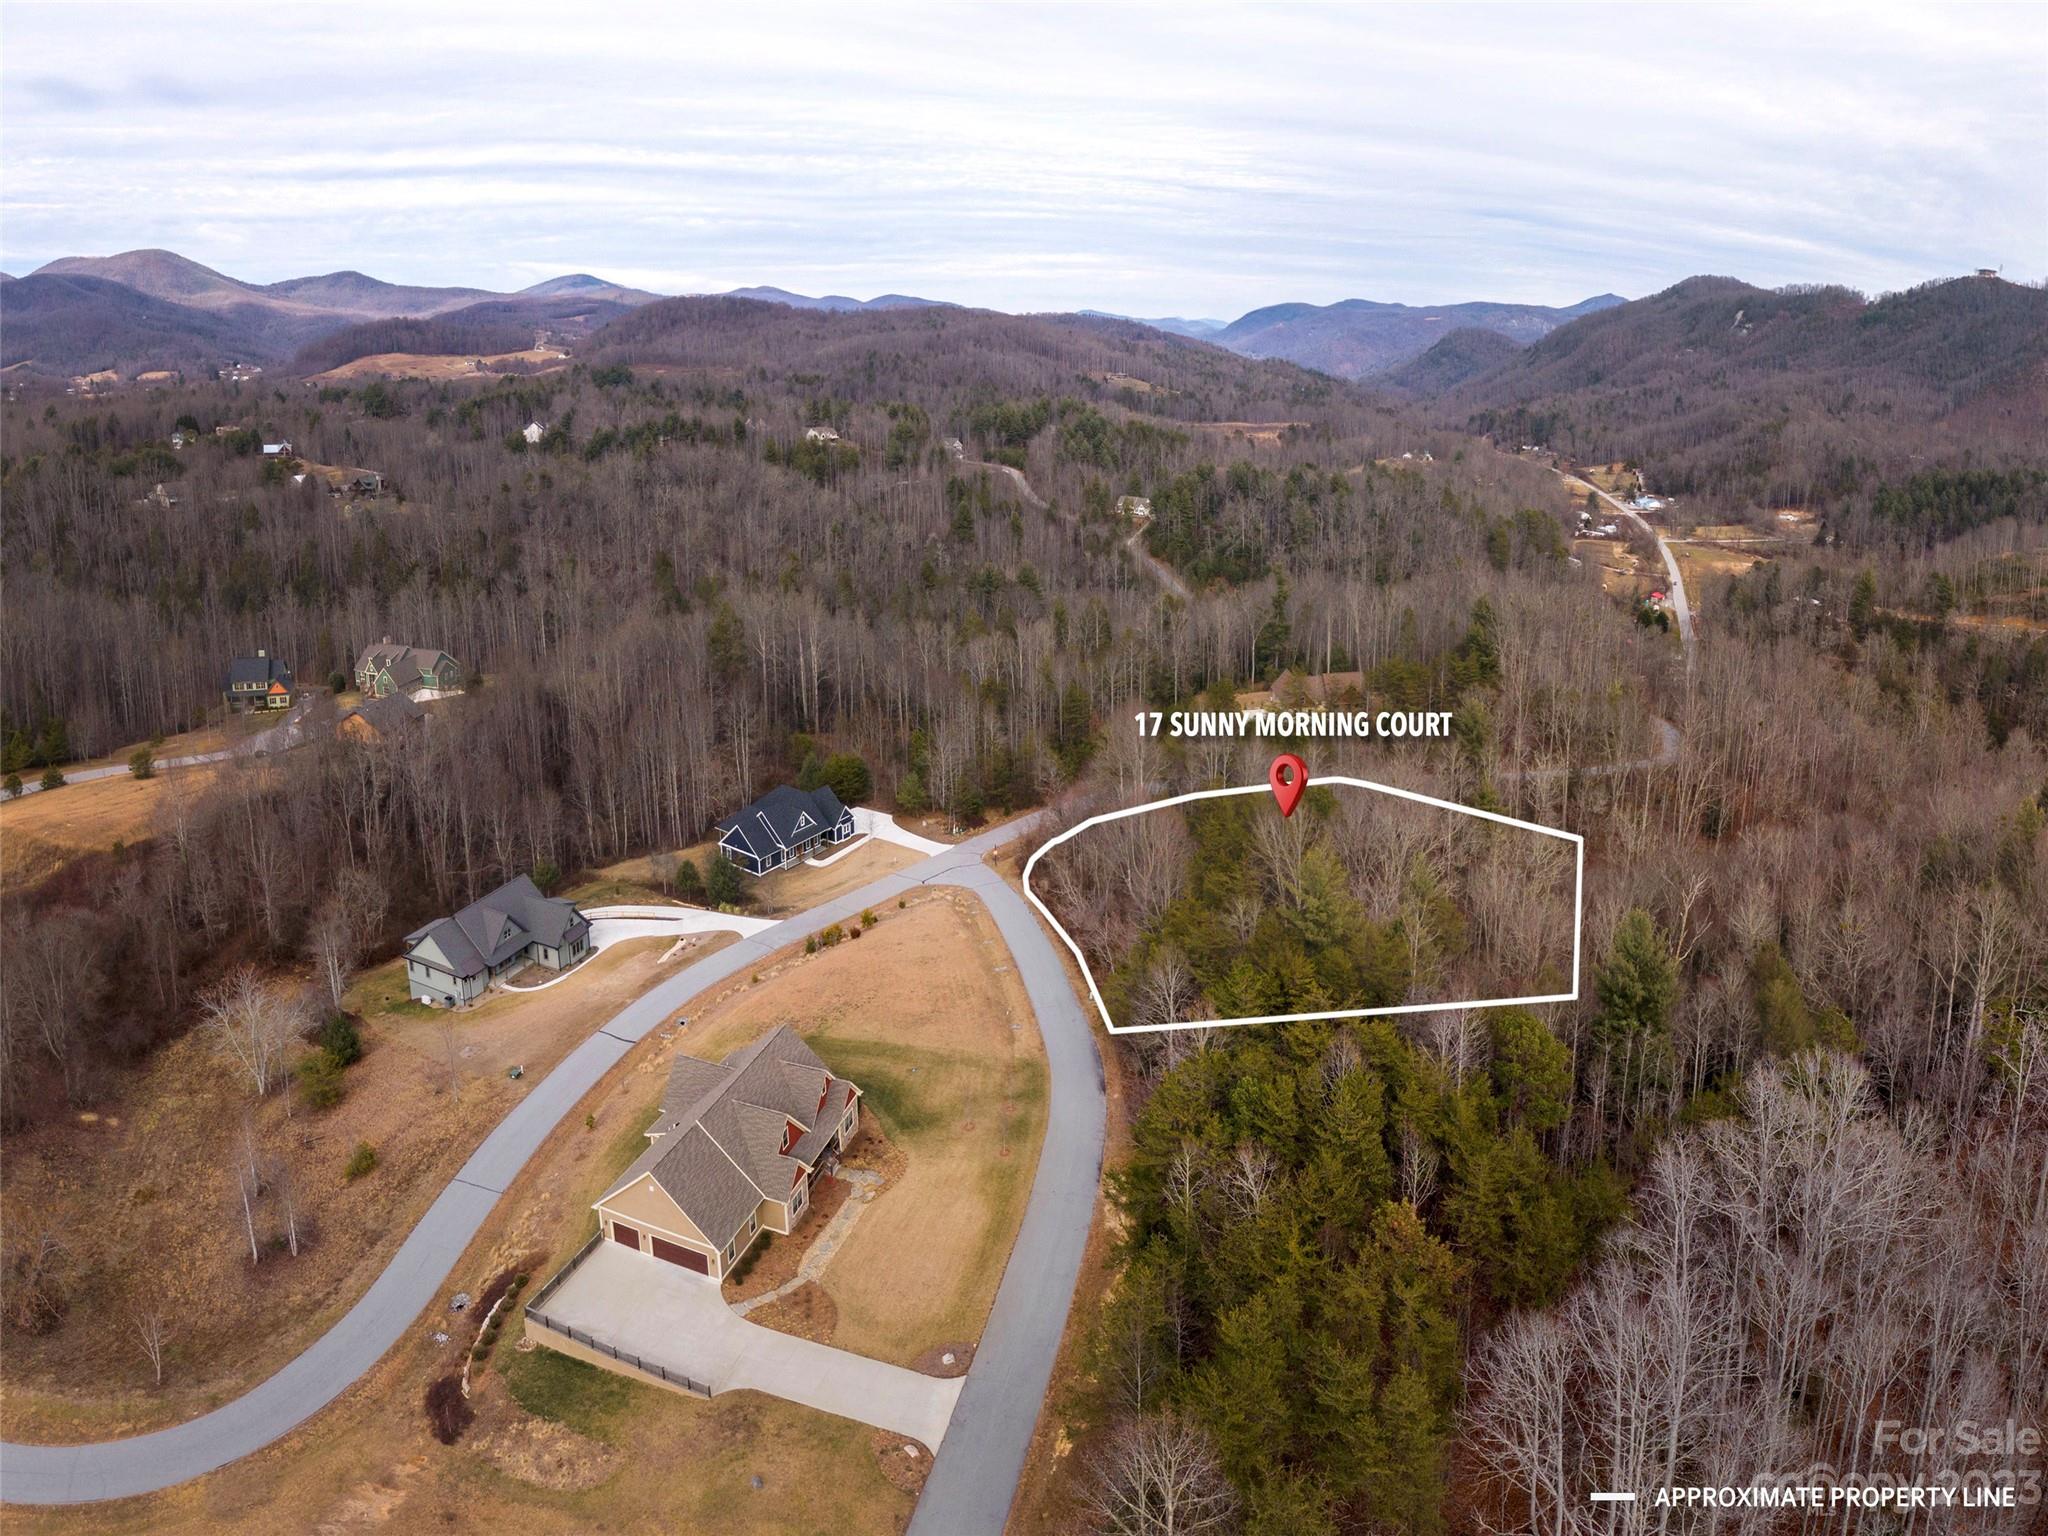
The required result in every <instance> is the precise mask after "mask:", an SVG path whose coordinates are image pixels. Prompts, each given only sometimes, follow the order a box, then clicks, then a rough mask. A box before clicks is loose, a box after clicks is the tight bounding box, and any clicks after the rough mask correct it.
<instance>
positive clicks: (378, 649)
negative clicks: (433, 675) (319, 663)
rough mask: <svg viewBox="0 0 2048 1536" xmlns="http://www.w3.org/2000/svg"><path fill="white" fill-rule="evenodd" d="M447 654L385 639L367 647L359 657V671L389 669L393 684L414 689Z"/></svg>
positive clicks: (357, 666)
mask: <svg viewBox="0 0 2048 1536" xmlns="http://www.w3.org/2000/svg"><path fill="white" fill-rule="evenodd" d="M447 654H448V653H447V652H446V651H443V650H439V649H436V648H435V647H433V646H426V645H398V644H395V643H393V642H392V641H389V640H381V641H379V642H378V643H377V644H375V645H366V646H364V647H363V654H362V655H360V656H358V657H357V658H356V670H357V671H358V672H389V673H390V674H391V682H392V686H393V687H396V688H410V687H412V686H413V684H415V683H417V682H420V681H421V680H422V679H424V678H425V677H426V675H427V672H428V670H429V669H430V668H431V667H432V666H433V665H434V663H435V662H437V661H439V660H440V659H441V658H442V657H443V656H446V655H447ZM450 659H451V660H452V659H453V658H452V657H451V658H450Z"/></svg>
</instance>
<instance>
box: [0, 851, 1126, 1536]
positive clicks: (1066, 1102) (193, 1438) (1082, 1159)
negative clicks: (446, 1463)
mask: <svg viewBox="0 0 2048 1536" xmlns="http://www.w3.org/2000/svg"><path fill="white" fill-rule="evenodd" d="M1041 814H1042V813H1041ZM1036 820H1037V817H1035V816H1034V817H1027V818H1025V819H1023V820H1020V821H1016V822H1012V823H1010V824H1008V825H1006V826H1002V827H998V828H995V829H994V830H992V831H989V832H985V833H982V834H981V835H980V836H978V837H973V838H969V839H968V840H967V841H965V842H963V843H961V844H959V845H958V846H956V847H953V848H949V849H947V850H946V851H945V852H943V853H939V854H935V855H933V856H932V857H930V858H928V859H926V860H924V861H923V862H922V863H919V864H913V865H911V866H910V867H909V868H907V869H904V870H900V871H898V872H897V873H895V874H892V875H885V876H883V877H882V878H881V879H879V880H876V881H874V882H872V883H871V884H868V885H865V886H862V887H861V888H860V889H859V890H856V891H852V892H850V893H848V894H847V895H845V896H841V897H839V898H837V899H836V900H833V901H829V902H826V903H824V904H822V905H820V906H817V907H813V908H811V909H810V910H809V911H807V912H801V913H798V914H797V915H796V916H794V917H791V918H788V919H785V920H784V921H782V922H779V923H777V924H775V925H774V926H773V927H771V928H768V929H766V930H764V931H762V932H761V933H758V934H754V935H749V936H747V937H743V938H741V939H739V940H738V941H737V942H735V943H733V944H731V945H728V946H727V947H726V948H724V949H722V950H720V951H719V952H718V953H717V954H714V955H710V956H708V957H706V958H705V959H703V960H700V961H698V962H697V963H696V964H695V965H692V966H689V967H686V968H685V969H684V970H681V971H679V972H677V973H676V974H675V975H674V976H671V977H669V978H668V979H667V980H666V981H664V982H661V983H660V984H659V985H657V986H655V987H653V988H652V989H650V990H649V991H647V992H645V993H643V994H642V995H641V996H640V997H638V998H636V999H635V1000H634V1001H633V1002H631V1003H629V1004H628V1005H627V1006H626V1007H625V1008H623V1009H621V1010H620V1011H619V1012H618V1013H617V1014H615V1015H613V1016H612V1018H610V1019H609V1020H607V1021H606V1022H605V1023H604V1024H603V1025H601V1026H600V1027H599V1028H598V1029H597V1030H596V1032H595V1033H593V1034H591V1035H590V1036H589V1037H588V1038H587V1039H586V1040H584V1042H583V1043H582V1044H581V1045H579V1046H577V1047H576V1048H575V1049H574V1050H573V1051H571V1052H570V1053H569V1054H568V1056H566V1057H565V1058H564V1059H563V1060H562V1062H561V1064H560V1065H558V1066H557V1067H556V1068H555V1069H554V1070H553V1071H552V1072H550V1073H549V1074H548V1075H547V1076H546V1077H545V1078H543V1079H541V1080H540V1082H538V1083H537V1084H535V1085H534V1087H533V1089H532V1091H531V1092H529V1093H528V1094H527V1095H526V1097H525V1098H523V1099H521V1100H520V1101H519V1103H518V1104H517V1105H516V1106H514V1107H513V1109H512V1111H511V1112H510V1113H509V1114H507V1115H506V1116H505V1118H504V1119H503V1120H501V1121H500V1122H499V1123H498V1125H497V1127H496V1128H495V1129H494V1130H493V1131H492V1132H491V1134H490V1135H489V1136H488V1137H486V1138H485V1139H484V1142H483V1145H482V1146H480V1147H478V1148H477V1150H476V1152H475V1153H474V1154H473V1155H472V1156H471V1157H470V1159H469V1161H468V1162H466V1163H464V1164H463V1166H462V1169H461V1172H460V1173H458V1174H457V1175H456V1177H455V1179H454V1180H453V1182H451V1183H450V1184H449V1185H448V1187H447V1188H446V1189H444V1190H443V1191H442V1192H441V1195H440V1198H438V1199H437V1200H435V1202H434V1203H433V1205H432V1206H431V1207H429V1209H428V1211H427V1213H426V1215H425V1216H423V1217H422V1218H421V1219H420V1222H419V1225H418V1226H416V1227H414V1228H413V1230H412V1232H411V1234H410V1235H409V1236H408V1237H407V1238H406V1240H405V1242H404V1243H403V1244H402V1245H401V1246H400V1248H399V1250H398V1252H397V1254H396V1255H394V1256H393V1258H392V1260H391V1262H390V1264H389V1265H387V1266H386V1267H385V1270H384V1272H383V1273H382V1274H381V1275H379V1276H378V1277H377V1279H376V1281H375V1283H373V1284H372V1285H371V1287H370V1289H369V1290H368V1291H366V1292H365V1293H364V1294H363V1297H362V1299H361V1300H359V1301H358V1302H357V1303H356V1304H355V1306H354V1307H352V1308H350V1310H349V1311H348V1313H347V1315H345V1316H344V1317H343V1318H342V1319H341V1320H340V1321H339V1322H337V1323H336V1324H335V1325H334V1326H333V1327H332V1328H330V1329H328V1330H327V1332H326V1333H324V1334H322V1335H321V1336H320V1338H319V1339H318V1340H316V1341H315V1342H314V1343H313V1344H312V1345H311V1346H310V1347H309V1348H308V1349H307V1350H306V1351H305V1352H304V1353H303V1354H301V1355H300V1356H298V1358H297V1359H295V1360H293V1361H292V1362H291V1363H290V1364H289V1365H287V1366H285V1367H284V1368H283V1369H282V1370H280V1371H279V1372H278V1373H277V1374H276V1375H274V1376H272V1377H270V1379H269V1380H267V1381H265V1382H264V1383H262V1385H260V1386H258V1387H256V1388H254V1389H253V1390H252V1391H250V1392H248V1393H246V1394H245V1395H243V1396H242V1397H239V1398H236V1399H235V1400H234V1401H233V1402H231V1403H228V1404H226V1405H225V1406H223V1407H220V1408H216V1409H215V1410H214V1411H213V1412H211V1413H208V1414H205V1415H203V1416H201V1417H200V1418H197V1419H193V1420H191V1421H189V1422H187V1423H184V1424H179V1425H176V1426H174V1427H172V1428H170V1429H162V1430H157V1431H155V1432H154V1433H152V1434H147V1435H137V1436H135V1437H133V1438H131V1439H126V1440H109V1441H103V1442H101V1443H99V1444H96V1445H66V1446H44V1445H12V1444H0V1498H4V1499H5V1500H7V1501H9V1502H14V1503H21V1504H71V1503H87V1502H91V1501H94V1500H99V1499H116V1498H124V1497H128V1496H130V1495H134V1494H141V1493H150V1492H154V1491H155V1490H157V1489H160V1488H168V1487H170V1486H171V1485H173V1484H175V1483H181V1482H184V1481H186V1480H187V1479H188V1478H194V1477H198V1476H200V1475H201V1474H203V1473H206V1472H211V1471H213V1470H214V1469H215V1468H217V1467H221V1466H225V1465H226V1464H227V1463H229V1462H231V1461H235V1460H237V1459H238V1458H240V1457H243V1456H247V1455H248V1454H249V1453H250V1452H252V1451H255V1450H258V1449H260V1448H262V1447H263V1446H266V1445H268V1444H270V1443H271V1442H272V1441H273V1440H276V1439H278V1438H279V1437H280V1436H282V1435H284V1434H286V1433H288V1432H289V1431H290V1430H292V1429H293V1428H295V1427H297V1426H298V1425H300V1424H302V1423H304V1422H305V1421H306V1420H307V1419H309V1418H311V1417H312V1416H313V1415H314V1414H315V1413H318V1412H319V1411H320V1410H321V1409H322V1408H324V1407H325V1406H326V1405H327V1404H328V1403H330V1402H332V1401H333V1400H334V1399H335V1398H336V1397H338V1396H339V1395H340V1394H341V1393H342V1392H344V1391H345V1390H347V1388H348V1387H349V1386H350V1385H351V1384H352V1383H354V1382H355V1381H356V1380H357V1379H358V1378H359V1377H361V1376H362V1375H363V1374H364V1373H365V1372H366V1371H368V1370H369V1369H370V1368H371V1367H372V1366H374V1365H376V1364H377V1362H378V1361H379V1360H381V1359H382V1358H383V1356H384V1354H385V1352H386V1351H387V1350H389V1349H390V1348H391V1346H392V1345H393V1344H394V1343H396V1342H397V1341H398V1340H399V1338H401V1337H402V1336H403V1335H404V1334H405V1332H406V1330H408V1329H409V1328H411V1327H413V1326H414V1324H415V1323H416V1322H417V1321H418V1320H419V1317H420V1315H421V1313H422V1312H424V1311H425V1310H426V1309H427V1308H428V1307H429V1306H430V1305H432V1304H433V1303H434V1302H435V1301H436V1300H437V1299H438V1297H439V1294H440V1291H441V1288H442V1286H443V1284H444V1283H445V1282H446V1280H447V1278H448V1274H449V1271H450V1270H451V1269H452V1268H453V1267H454V1265H455V1264H456V1262H457V1261H458V1260H459V1259H460V1258H461V1257H462V1254H463V1251H464V1250H465V1249H466V1248H467V1247H468V1246H469V1243H470V1240H471V1239H472V1238H473V1237H475V1235H476V1233H477V1231H478V1229H479V1228H480V1227H482V1225H483V1223H484V1220H485V1218H487V1217H488V1216H489V1215H490V1213H491V1210H492V1208H493V1207H495V1206H496V1205H497V1203H498V1200H499V1198H500V1196H502V1195H503V1194H504V1192H505V1190H506V1189H508V1188H509V1187H510V1186H511V1183H512V1181H513V1179H514V1178H516V1177H517V1176H518V1174H519V1172H520V1170H521V1169H523V1168H524V1167H525V1166H526V1164H527V1161H528V1160H529V1159H530V1158H532V1156H533V1155H534V1153H535V1152H537V1151H538V1150H539V1148H540V1146H541V1143H542V1142H543V1141H545V1140H546V1139H547V1136H548V1134H549V1133H550V1132H551V1131H552V1130H553V1129H554V1128H555V1126H556V1125H557V1124H558V1123H559V1122H560V1121H561V1119H562V1117H563V1116H565V1115H567V1114H568V1113H569V1112H570V1111H571V1110H572V1109H574V1107H575V1106H576V1104H577V1102H578V1101H579V1100H580V1099H581V1098H582V1097H583V1095H584V1094H585V1093H587V1092H589V1091H590V1089H591V1088H592V1087H594V1086H595V1085H596V1084H597V1083H598V1081H599V1080H600V1079H602V1078H603V1077H604V1075H605V1074H606V1073H607V1072H608V1071H610V1070H611V1068H612V1067H614V1066H615V1065H617V1064H618V1062H619V1061H620V1059H621V1058H623V1057H624V1056H625V1055H626V1053H627V1052H628V1051H629V1050H631V1049H632V1048H633V1046H634V1045H635V1044H636V1043H638V1042H639V1041H640V1040H641V1039H643V1038H645V1036H646V1035H647V1034H648V1033H649V1032H650V1031H651V1030H653V1029H655V1028H656V1027H658V1026H659V1025H660V1024H661V1023H662V1021H663V1020H665V1019H667V1018H669V1017H670V1016H671V1015H672V1014H674V1013H675V1012H676V1010H677V1009H679V1008H681V1007H683V1006H684V1005H685V1004H687V1003H688V1002H689V1001H690V999H692V998H693V997H695V996H697V995H698V994H699V993H701V992H703V991H704V990H705V989H706V988H708V987H712V986H715V985H717V984H718V983H719V982H722V981H724V980H726V979H727V978H728V977H730V976H733V975H736V974H738V973H740V972H743V971H745V970H747V969H748V968H749V967H751V966H755V965H758V964H759V963H760V962H761V960H762V959H763V958H765V957H766V956H768V955H769V954H772V953H773V952H774V951H776V950H778V949H781V948H782V947H784V946H785V945H787V944H790V943H791V942H793V941H796V940H800V939H802V938H804V937H806V936H807V935H809V934H812V933H816V932H818V931H819V930H821V929H823V928H824V927H826V926H827V925H828V924H830V923H834V922H843V921H845V920H846V919H848V918H850V917H852V916H854V915H855V914H857V913H859V912H860V911H861V910H862V909H863V908H866V907H878V906H881V905H883V904H884V903H885V902H887V901H890V900H893V899H894V898H895V897H897V896H898V895H900V894H902V893H903V892H906V891H910V890H914V889H916V888H917V887H918V886H919V885H926V884H933V883H942V884H947V885H958V886H962V887H964V888H966V889H968V890H971V891H972V892H974V894H975V895H976V896H978V897H979V898H980V899H981V901H982V902H983V903H984V904H985V905H986V906H987V907H988V909H989V912H990V914H991V915H992V916H993V917H994V919H995V922H996V927H997V928H998V930H999V931H1000V932H1001V934H1002V936H1003V941H1004V942H1005V943H1006V944H1007V945H1008V946H1009V949H1010V954H1011V956H1012V958H1013V959H1014V960H1015V961H1016V963H1017V971H1018V974H1019V976H1020V977H1021V978H1022V980H1023V982H1024V988H1025V992H1026V994H1027V995H1028V997H1029V998H1030V1001H1031V1006H1032V1009H1033V1011H1034V1013H1035V1014H1036V1015H1037V1019H1038V1029H1039V1033H1040V1035H1041V1036H1042V1037H1043V1039H1044V1042H1045V1056H1046V1066H1047V1069H1048V1072H1049V1075H1050V1079H1051V1103H1050V1107H1049V1110H1048V1116H1047V1122H1046V1130H1045V1142H1044V1145H1043V1147H1042V1148H1041V1150H1040V1152H1039V1157H1038V1170H1037V1174H1036V1178H1035V1181H1034V1183H1033V1184H1032V1186H1031V1198H1030V1201H1029V1203H1028V1204H1027V1205H1026V1207H1025V1212H1024V1221H1023V1224H1022V1226H1020V1227H1019V1229H1018V1232H1017V1241H1016V1246H1015V1247H1014V1248H1013V1249H1012V1258H1013V1260H1014V1259H1016V1258H1018V1257H1019V1256H1022V1262H1012V1263H1010V1264H1008V1265H1006V1266H1005V1267H1004V1270H1003V1278H1002V1283H1001V1285H1000V1286H999V1287H998V1288H997V1291H996V1299H995V1306H994V1308H993V1309H992V1310H991V1312H990V1313H989V1319H988V1324H987V1327H986V1328H985V1329H984V1330H983V1333H982V1338H981V1344H980V1346H979V1348H978V1349H977V1350H976V1352H975V1356H974V1363H973V1365H972V1366H971V1367H970V1368H969V1370H968V1373H967V1380H966V1384H965V1385H964V1386H963V1387H962V1389H961V1393H960V1401H959V1405H958V1407H957V1408H956V1409H955V1411H954V1415H953V1419H952V1422H951V1424H950V1426H949V1427H948V1429H947V1431H946V1436H945V1440H944V1442H943V1444H942V1446H941V1448H940V1450H939V1454H938V1457H937V1459H936V1460H935V1461H934V1462H933V1464H932V1471H931V1476H930V1479H929V1480H928V1481H927V1482H926V1484H925V1489H924V1494H923V1496H922V1497H921V1498H920V1499H919V1500H918V1504H917V1510H916V1514H915V1515H914V1517H913V1518H912V1521H911V1526H910V1529H911V1531H912V1532H913V1533H917V1536H972V1533H980V1532H987V1533H989V1536H1000V1533H1001V1531H1002V1529H1003V1525H1004V1522H1005V1520H1006V1519H1007V1517H1008V1514H1009V1508H1010V1501H1011V1499H1012V1498H1013V1497H1014V1495H1015V1493H1016V1488H1017V1479H1018V1477H1019V1476H1020V1474H1021V1473H1022V1471H1023V1466H1024V1457H1025V1453H1026V1452H1027V1450H1028V1449H1029V1448H1030V1444H1031V1435H1032V1431H1033V1429H1034V1428H1035V1427H1036V1425H1037V1422H1038V1413H1039V1408H1040V1406H1041V1405H1042V1404H1043V1402H1044V1400H1045V1394H1046V1389H1047V1387H1048V1386H1049V1384H1050V1383H1051V1380H1052V1368H1053V1361H1054V1357H1055V1356H1056V1355H1057V1354H1058V1352H1059V1344H1060V1336H1061V1334H1062V1332H1063V1331H1064V1330H1065V1327H1066V1319H1067V1309H1068V1307H1069V1306H1070V1305H1071V1304H1072V1301H1073V1297H1074V1282H1075V1280H1076V1278H1077V1276H1078V1275H1079V1273H1080V1268H1081V1253H1082V1249H1083V1248H1084V1247H1085V1246H1086V1244H1087V1241H1088V1229H1089V1225H1090V1223H1091V1221H1092V1219H1093V1215H1094V1210H1095V1201H1096V1192H1097V1190H1098V1188H1099V1186H1100V1180H1101V1172H1102V1142H1103V1114H1104V1107H1105V1106H1104V1094H1103V1076H1102V1059H1101V1057H1100V1056H1099V1055H1098V1054H1097V1051H1096V1045H1095V1037H1094V1034H1093V1032H1092V1030H1091V1029H1090V1027H1089V1024H1088V1020H1087V1018H1086V1016H1085V1015H1084V1014H1083V1013H1082V1012H1081V1008H1080V1004H1079V1003H1078V1002H1077V1000H1076V999H1075V997H1074V992H1073V989H1072V987H1071V986H1069V984H1068V982H1067V975H1066V971H1065V969H1064V967H1063V966H1062V965H1061V962H1060V958H1059V955H1058V953H1057V952H1056V951H1055V950H1054V948H1053V945H1052V942H1051V940H1050V939H1048V938H1047V937H1046V935H1045V931H1044V930H1043V929H1042V928H1041V927H1040V926H1039V924H1038V920H1037V918H1036V917H1035V916H1033V914H1032V911H1031V909H1030V907H1029V906H1027V905H1026V904H1025V901H1024V898H1023V897H1022V896H1020V895H1018V894H1017V892H1016V891H1014V890H1012V889H1011V888H1010V887H1009V886H1008V885H1006V884H1005V883H1004V882H1003V880H1002V877H1001V876H1000V875H998V874H997V873H996V872H995V870H993V869H991V868H989V867H988V866H987V865H986V864H984V863H982V862H981V859H982V855H983V854H985V853H987V852H988V851H989V850H991V849H993V848H996V847H998V846H1000V845H1002V844H1004V843H1007V842H1009V841H1011V840H1012V839H1014V838H1017V837H1019V836H1022V835H1024V834H1025V833H1026V832H1028V831H1029V830H1030V828H1031V826H1032V825H1033V824H1035V822H1036Z"/></svg>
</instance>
